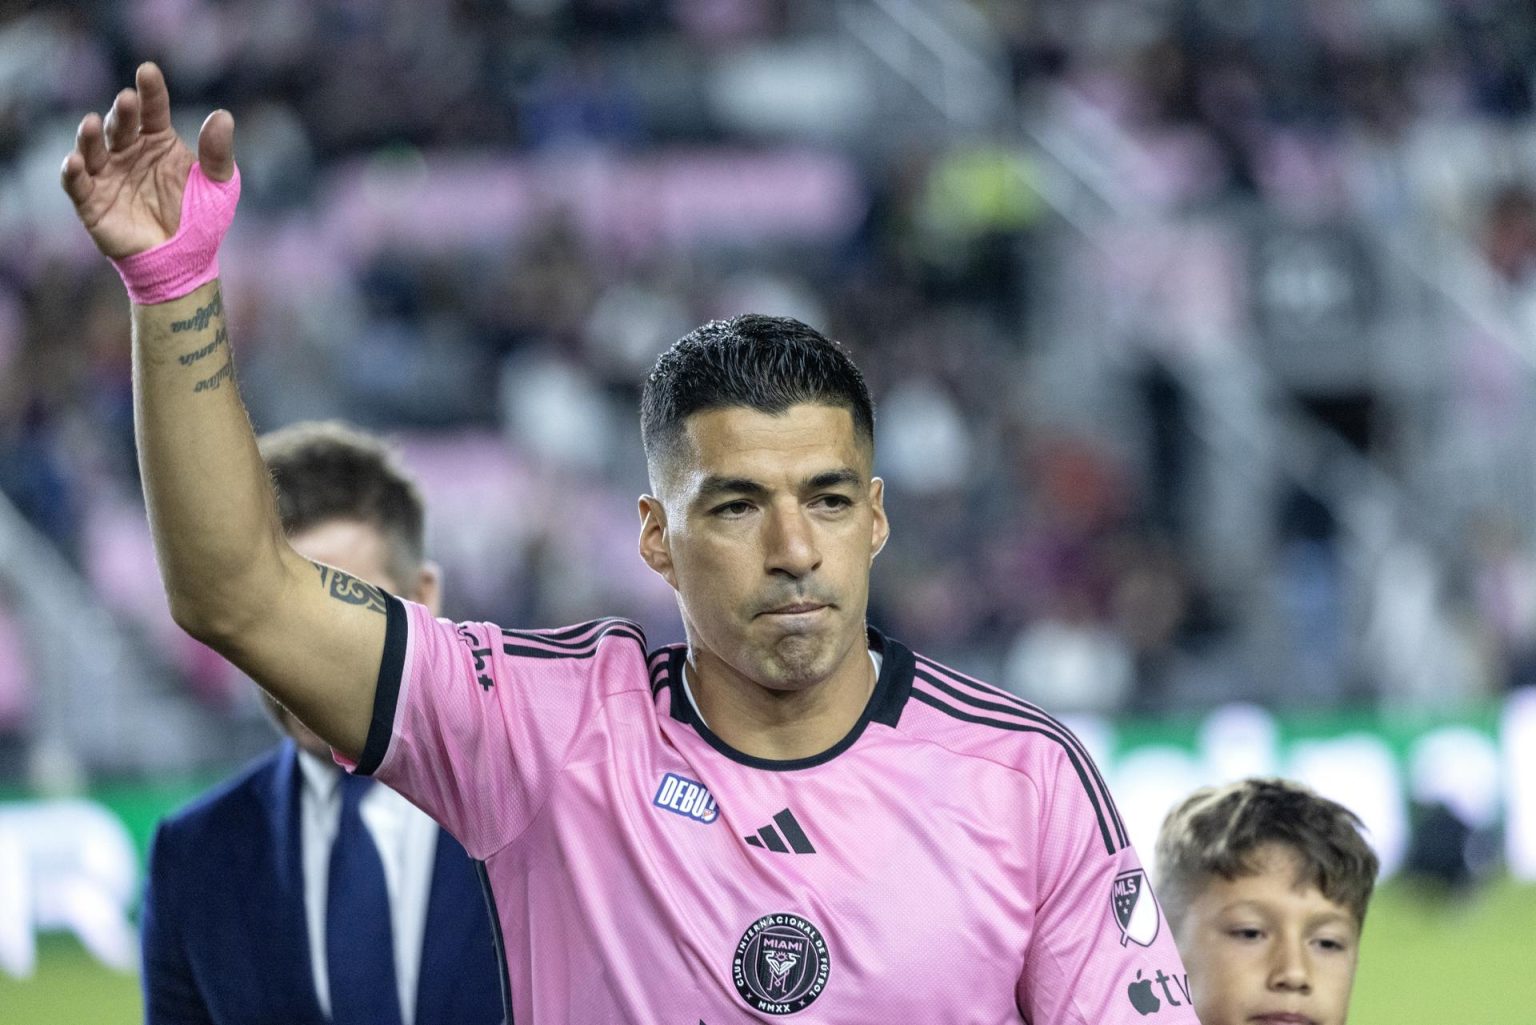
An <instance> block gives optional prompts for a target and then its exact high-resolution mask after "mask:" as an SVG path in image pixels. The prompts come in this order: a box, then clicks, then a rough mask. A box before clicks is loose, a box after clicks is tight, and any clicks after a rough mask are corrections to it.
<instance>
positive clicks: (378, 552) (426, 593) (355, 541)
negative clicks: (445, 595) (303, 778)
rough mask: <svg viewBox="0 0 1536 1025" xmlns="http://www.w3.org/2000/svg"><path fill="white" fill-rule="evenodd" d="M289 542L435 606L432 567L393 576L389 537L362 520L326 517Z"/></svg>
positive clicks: (321, 749)
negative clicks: (405, 577)
mask: <svg viewBox="0 0 1536 1025" xmlns="http://www.w3.org/2000/svg"><path fill="white" fill-rule="evenodd" d="M288 543H289V544H290V545H292V546H293V550H294V551H296V552H298V553H299V554H300V555H302V556H304V558H306V559H310V560H313V561H314V562H323V563H325V564H326V565H328V566H334V567H336V568H337V569H339V570H341V571H342V572H344V573H350V574H352V575H353V576H355V577H357V578H358V579H359V580H364V581H367V582H368V583H370V584H373V585H374V586H376V587H382V588H383V589H384V590H386V591H388V592H389V593H390V594H397V595H399V596H400V597H402V598H408V599H410V600H411V601H419V602H421V603H423V604H425V605H427V606H428V607H429V608H431V609H432V611H433V612H434V613H435V612H436V611H437V601H438V591H437V575H436V570H435V569H434V568H433V567H431V566H424V567H423V568H422V570H421V575H420V576H419V577H418V578H417V579H415V580H409V581H406V580H399V579H397V578H396V576H395V573H394V572H393V571H392V570H391V569H390V567H391V566H393V565H395V560H394V559H393V558H392V556H393V554H394V552H393V549H392V548H391V547H390V542H389V539H388V538H387V537H385V535H384V534H383V532H381V531H380V530H379V529H378V528H377V527H375V526H373V525H372V524H370V523H364V522H363V521H361V520H328V521H326V522H324V523H318V524H316V525H315V526H313V527H310V528H309V529H307V530H301V531H298V532H297V533H295V534H292V535H290V536H289V538H288ZM275 712H276V714H277V718H278V722H279V723H280V724H281V725H282V727H283V729H284V731H285V732H287V734H288V735H289V736H291V737H292V738H293V739H294V740H295V741H296V742H298V744H299V746H300V747H302V748H304V750H306V751H308V752H310V753H311V754H314V755H318V756H319V757H321V758H325V759H327V760H329V758H330V750H331V749H330V747H329V746H328V745H327V744H326V742H325V741H323V740H321V739H320V738H319V737H317V736H315V734H314V733H313V732H311V731H310V729H309V727H307V726H305V725H304V724H303V723H301V722H299V720H298V719H296V718H295V717H294V715H293V713H292V712H289V711H288V710H287V709H286V708H282V707H281V706H278V707H277V708H275Z"/></svg>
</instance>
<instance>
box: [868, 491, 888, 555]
mask: <svg viewBox="0 0 1536 1025" xmlns="http://www.w3.org/2000/svg"><path fill="white" fill-rule="evenodd" d="M869 506H870V508H871V509H872V510H874V514H875V516H874V533H873V535H872V536H871V538H870V540H871V547H870V554H869V561H870V562H874V561H875V556H877V555H879V554H880V550H881V549H882V548H884V547H885V543H886V542H887V541H889V540H890V539H891V521H890V520H888V519H886V516H885V481H883V480H881V479H880V478H879V477H871V478H870V480H869Z"/></svg>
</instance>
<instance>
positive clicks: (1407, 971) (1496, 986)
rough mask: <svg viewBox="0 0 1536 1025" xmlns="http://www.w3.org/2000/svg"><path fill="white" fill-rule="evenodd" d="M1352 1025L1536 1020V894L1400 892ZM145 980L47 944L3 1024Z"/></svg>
mask: <svg viewBox="0 0 1536 1025" xmlns="http://www.w3.org/2000/svg"><path fill="white" fill-rule="evenodd" d="M1362 953H1363V956H1362V958H1361V967H1360V976H1359V980H1358V982H1357V984H1356V987H1355V1000H1354V1004H1353V1007H1352V1012H1353V1013H1352V1014H1351V1015H1350V1021H1351V1022H1352V1023H1353V1025H1389V1023H1390V1025H1405V1023H1406V1025H1443V1023H1453V1022H1454V1023H1456V1025H1532V1023H1533V1022H1536V886H1515V885H1513V884H1511V883H1508V882H1504V883H1499V884H1497V885H1495V886H1493V887H1490V888H1489V889H1487V890H1485V891H1483V892H1482V893H1480V894H1478V895H1477V896H1476V897H1475V898H1474V899H1472V900H1471V901H1468V902H1464V903H1457V904H1447V905H1442V906H1436V905H1433V904H1429V903H1426V902H1425V901H1423V900H1421V899H1419V898H1417V897H1416V896H1415V895H1414V894H1413V893H1411V892H1409V891H1408V890H1406V889H1404V888H1402V887H1399V886H1387V887H1385V888H1384V889H1383V890H1382V891H1381V893H1380V894H1379V895H1378V896H1377V898H1376V901H1375V903H1374V904H1373V906H1372V908H1371V913H1370V920H1369V921H1368V922H1367V924H1366V934H1365V943H1364V947H1363V948H1362ZM141 1022H142V1015H141V1014H140V1010H139V990H138V980H137V979H136V978H135V977H134V976H132V975H119V974H116V973H113V972H109V971H106V970H105V969H103V968H101V967H99V966H98V965H96V964H94V963H93V962H92V961H91V960H90V959H89V958H88V957H87V955H86V954H85V953H84V952H83V951H82V950H81V949H80V948H79V946H77V945H76V944H75V943H74V942H73V941H72V940H68V939H60V938H54V937H49V938H47V939H46V940H44V942H43V943H42V944H40V953H39V965H38V971H37V974H36V975H35V976H34V977H33V978H31V979H29V980H27V981H25V982H18V981H16V980H14V979H10V978H8V977H6V976H4V975H0V1025H140V1023H141Z"/></svg>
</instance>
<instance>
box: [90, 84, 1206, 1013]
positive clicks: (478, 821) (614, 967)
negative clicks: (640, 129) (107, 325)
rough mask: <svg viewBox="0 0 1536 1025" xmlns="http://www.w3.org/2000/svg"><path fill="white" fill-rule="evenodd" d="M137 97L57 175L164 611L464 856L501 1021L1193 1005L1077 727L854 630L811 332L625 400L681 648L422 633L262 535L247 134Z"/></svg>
mask: <svg viewBox="0 0 1536 1025" xmlns="http://www.w3.org/2000/svg"><path fill="white" fill-rule="evenodd" d="M136 84H137V88H136V89H132V90H124V91H123V92H122V93H120V94H119V95H118V97H117V99H116V101H115V102H114V104H113V108H112V112H111V113H110V114H109V116H108V118H107V119H106V122H105V123H104V124H103V122H102V121H101V120H100V119H99V118H97V117H95V115H91V116H88V117H87V118H86V119H85V120H84V121H83V122H82V124H81V128H80V133H79V137H78V139H77V143H76V146H75V149H74V150H73V151H72V152H71V153H70V155H69V156H68V157H67V159H66V161H65V164H64V169H63V181H64V187H65V190H66V191H67V192H68V193H69V195H70V197H71V198H72V199H73V201H74V203H75V205H76V209H77V211H78V213H79V215H80V218H81V220H82V222H83V223H84V224H85V226H86V227H87V229H88V230H89V231H90V233H91V236H92V238H93V239H94V240H95V242H96V244H97V246H98V247H99V248H100V249H101V250H102V252H104V253H105V254H106V255H107V256H108V257H110V258H112V259H113V261H114V263H115V264H116V265H117V267H118V269H119V271H120V272H121V273H122V276H123V279H124V282H125V284H126V285H127V287H128V291H129V294H130V296H131V297H132V298H133V300H134V305H133V309H132V317H133V324H134V353H135V375H134V386H135V389H136V393H137V404H136V410H137V412H138V419H137V423H136V429H137V437H138V444H139V452H140V460H141V463H142V466H143V470H144V481H145V488H146V492H147V496H148V505H149V511H150V522H151V526H152V529H153V531H154V533H155V540H156V545H157V549H158V551H159V554H160V561H161V570H162V573H163V574H164V576H165V580H166V587H167V592H168V594H169V596H170V600H171V606H172V610H173V612H174V614H175V615H176V617H177V620H178V622H180V623H181V624H182V625H183V626H184V627H185V628H186V629H187V630H189V631H190V632H191V633H193V634H194V635H195V636H197V637H199V638H201V639H203V640H205V641H206V642H208V643H209V644H211V645H213V646H214V647H215V648H217V649H219V650H220V651H222V652H224V653H225V654H226V655H227V656H228V657H229V658H231V659H232V660H234V661H235V662H237V663H238V664H240V665H241V666H242V667H243V668H245V669H246V670H247V672H249V673H250V674H251V676H252V677H254V678H255V679H256V680H258V681H259V682H261V684H262V685H263V686H264V687H266V688H267V689H268V690H269V691H270V692H271V693H272V694H273V695H274V696H275V697H276V698H277V699H278V700H279V701H281V702H282V703H283V704H284V705H285V706H287V707H288V708H290V709H292V710H293V711H294V712H295V713H296V714H297V715H298V716H299V717H300V719H301V720H303V721H304V722H305V723H306V724H308V725H309V726H310V728H312V729H313V730H314V731H315V732H316V733H318V734H319V735H320V736H321V737H323V738H325V739H326V741H327V742H328V743H330V744H331V746H332V747H333V749H334V750H335V752H336V757H337V758H338V760H340V761H342V762H343V763H344V764H347V765H349V766H351V767H353V768H355V769H356V771H358V772H363V773H373V774H376V775H377V776H378V777H379V778H380V779H382V780H384V781H386V782H388V783H389V784H390V785H391V786H393V787H395V788H396V789H398V790H399V791H401V792H402V793H404V794H406V795H407V796H408V797H410V798H411V799H412V800H413V801H415V802H416V803H417V804H419V805H420V806H421V807H422V808H424V809H426V810H427V811H428V812H430V813H431V814H432V815H433V816H434V817H436V818H437V819H438V820H439V821H440V822H442V823H443V825H444V826H445V827H446V828H448V829H449V830H450V831H451V832H452V833H453V834H454V835H455V836H457V837H458V838H459V839H460V840H461V841H462V843H463V844H464V846H465V847H466V848H467V849H468V850H469V852H470V854H471V855H472V856H473V857H475V858H476V859H478V860H479V861H480V862H481V864H482V866H483V867H482V875H483V878H484V881H485V883H486V886H487V889H488V892H489V894H490V896H491V899H492V901H493V904H494V907H495V909H496V919H497V923H498V926H499V934H498V946H499V948H500V951H501V953H502V956H503V960H504V964H505V968H506V979H507V982H508V983H509V984H510V992H511V994H512V1000H511V1010H512V1016H513V1019H514V1020H516V1021H517V1022H519V1023H520V1025H528V1023H550V1022H577V1023H599V1022H601V1023H608V1022H612V1023H620V1022H635V1023H641V1022H643V1023H672V1025H694V1023H696V1022H703V1023H709V1025H721V1023H727V1022H746V1021H772V1020H776V1019H778V1018H780V1017H785V1016H788V1017H793V1018H794V1020H797V1021H811V1022H830V1023H837V1025H851V1023H864V1022H868V1023H876V1022H878V1023H881V1025H889V1023H891V1022H895V1021H921V1022H939V1021H942V1022H946V1023H960V1022H972V1023H1003V1022H1031V1023H1035V1025H1043V1023H1051V1025H1055V1023H1074V1025H1087V1023H1094V1025H1106V1023H1107V1025H1114V1023H1126V1022H1141V1021H1143V1020H1144V1019H1147V1018H1151V1019H1152V1020H1153V1021H1154V1022H1156V1023H1157V1025H1164V1023H1167V1025H1189V1023H1194V1022H1195V1021H1196V1019H1195V1016H1194V1013H1193V1011H1192V1010H1191V1009H1190V1006H1189V996H1188V988H1187V985H1186V980H1185V977H1184V971H1183V968H1182V966H1181V965H1180V962H1179V955H1178V953H1177V951H1176V950H1175V948H1174V946H1173V942H1172V939H1171V937H1170V936H1169V931H1168V929H1167V928H1166V927H1165V926H1164V924H1163V921H1162V916H1161V912H1160V911H1159V909H1158V906H1157V902H1156V900H1155V899H1154V898H1153V896H1152V894H1151V891H1150V889H1149V887H1148V886H1147V881H1146V876H1145V875H1144V874H1143V872H1142V870H1141V866H1140V863H1139V862H1138V861H1137V858H1136V855H1135V853H1134V852H1133V851H1132V850H1131V848H1130V846H1129V844H1128V842H1127V838H1126V834H1125V828H1124V826H1123V824H1122V823H1121V821H1120V818H1119V815H1118V814H1117V813H1116V811H1115V807H1114V804H1113V802H1112V800H1111V798H1110V795H1109V793H1108V791H1107V790H1106V789H1105V787H1104V783H1103V780H1102V779H1101V778H1100V777H1099V775H1098V772H1097V770H1096V769H1095V768H1094V765H1093V763H1092V761H1091V760H1090V759H1089V757H1088V755H1087V753H1086V752H1085V751H1084V750H1083V748H1082V746H1081V745H1080V744H1079V742H1078V741H1077V739H1076V738H1075V737H1073V736H1072V734H1071V733H1069V732H1068V731H1067V730H1066V729H1064V728H1063V727H1062V726H1061V725H1060V724H1059V723H1057V722H1056V721H1055V720H1053V719H1051V718H1050V717H1049V716H1047V715H1046V714H1045V713H1043V712H1041V711H1040V710H1039V709H1037V708H1035V707H1033V706H1031V705H1029V704H1027V703H1025V702H1022V701H1019V700H1017V699H1015V698H1012V697H1010V696H1008V695H1007V694H1005V693H1003V692H1001V691H999V690H997V689H996V688H993V687H991V686H988V685H987V684H984V683H980V682H978V681H975V680H972V679H970V678H968V677H965V676H962V675H960V674H958V673H955V672H952V671H950V670H948V669H946V668H944V667H943V666H941V665H938V664H936V663H934V662H932V661H931V660H928V659H925V658H923V657H922V656H920V655H916V654H914V653H913V652H911V651H909V650H908V649H907V648H905V647H904V646H903V645H902V644H901V643H900V642H899V641H896V640H894V639H892V638H888V637H884V636H882V635H881V634H879V633H878V632H876V631H874V630H871V629H870V628H869V627H868V626H867V625H866V623H865V609H866V605H867V597H868V585H869V568H870V563H871V561H872V560H873V559H874V557H875V555H876V553H877V552H878V551H879V550H880V548H881V546H882V545H883V544H884V543H885V540H886V537H887V534H888V531H889V527H888V524H887V522H886V518H885V513H884V510H883V485H882V482H881V481H880V480H879V479H878V478H876V477H874V476H873V474H872V463H873V457H874V431H873V414H872V411H871V407H870V401H869V395H868V392H867V390H866V389H865V386H864V382H863V379H862V377H861V376H860V374H859V372H858V370H857V369H856V368H855V367H854V366H853V364H852V363H851V362H850V361H849V360H848V358H847V356H846V355H845V354H844V353H843V352H842V350H841V349H840V348H839V347H838V346H837V345H836V344H835V343H833V342H830V341H828V340H827V339H825V338H823V337H822V336H821V335H819V334H818V333H816V332H815V331H813V330H812V329H810V328H808V327H806V326H805V325H804V324H800V323H798V322H796V321H792V320H788V319H783V318H773V317H758V316H743V317H737V318H734V319H732V320H729V321H724V322H716V323H712V324H708V325H705V326H704V327H701V328H699V329H698V330H696V331H694V332H692V333H690V334H689V335H688V336H687V337H685V338H684V339H682V340H681V341H679V342H678V343H677V344H676V345H675V346H673V347H672V349H670V350H669V351H668V352H667V353H666V354H664V355H663V356H662V357H661V359H660V360H659V361H658V363H657V365H656V368H655V370H654V371H653V373H652V374H651V376H650V378H649V380H648V381H647V383H646V388H645V396H644V399H643V403H642V405H643V409H642V435H643V438H644V441H645V446H646V453H647V459H648V463H649V469H650V474H651V481H652V489H653V492H654V493H653V494H651V495H647V496H644V497H642V498H641V499H640V503H639V512H640V520H641V528H640V554H641V557H642V558H643V559H645V561H646V562H647V563H648V564H649V565H650V566H651V567H652V568H653V569H654V570H656V572H657V573H659V574H661V575H662V576H663V577H664V578H665V579H666V580H667V581H668V583H669V584H671V585H672V587H673V588H674V589H675V590H676V592H677V600H678V608H679V611H680V612H681V615H682V619H683V623H684V626H685V628H686V632H687V637H688V644H687V645H686V646H677V647H673V648H663V649H661V650H658V651H650V650H648V648H647V646H646V643H645V639H644V637H643V636H642V635H641V633H640V631H639V629H638V628H637V627H635V626H634V625H633V624H631V623H627V622H625V621H623V620H617V619H605V620H598V621H594V622H591V623H585V624H580V625H577V626H573V627H569V628H566V629H563V630H549V631H528V630H504V629H502V628H500V627H498V626H495V625H493V624H489V623H463V624H454V623H449V622H446V621H442V620H437V619H434V618H433V617H432V615H431V614H430V613H429V612H428V611H427V610H426V609H425V608H423V607H422V606H420V605H415V604H413V603H410V602H406V601H402V600H400V599H398V598H395V597H393V596H390V595H388V594H385V593H384V592H382V591H379V590H377V589H376V588H373V587H371V586H369V585H367V584H365V583H363V582H361V581H359V580H357V579H356V578H354V577H351V576H349V575H347V574H345V573H341V572H338V571H337V570H335V569H333V568H331V567H328V566H323V565H318V564H316V563H311V562H308V561H306V560H304V559H303V558H301V557H300V556H298V555H297V554H296V553H295V552H294V551H293V550H292V549H291V548H290V547H289V546H288V544H287V543H286V542H285V541H284V539H283V536H282V532H281V529H280V527H279V525H278V523H277V518H276V516H275V514H274V512H273V505H272V496H271V489H270V486H269V485H268V483H267V481H266V479H265V477H264V475H263V474H262V472H261V465H260V461H259V458H258V456H257V454H256V450H255V447H254V444H253V443H252V439H251V432H250V427H249V426H248V423H247V420H246V417H245V413H244V409H243V407H242V405H241V403H240V399H239V396H238V393H237V391H236V388H235V385H234V378H233V373H232V364H231V363H230V362H229V361H230V354H229V349H228V336H227V332H226V328H225V325H224V318H223V304H222V300H221V298H220V295H219V291H218V282H217V267H216V264H215V263H214V255H215V252H216V249H217V244H218V241H219V238H220V237H221V236H222V233H223V229H224V227H225V226H227V224H228V222H229V220H230V218H231V217H232V216H233V209H234V199H235V195H236V194H237V192H238V176H237V175H236V172H235V167H234V159H233V119H232V118H231V117H230V115H229V114H228V113H226V112H223V111H219V112H215V113H214V114H213V115H211V116H210V117H209V118H208V120H207V121H205V122H204V125H203V129H202V131H201V133H200V135H199V139H198V152H197V155H196V162H195V163H194V157H193V154H192V152H191V151H190V150H189V149H188V148H187V147H186V146H184V145H183V144H182V143H181V142H180V141H179V140H178V139H177V138H176V136H175V134H174V132H173V131H172V129H171V125H170V113H169V97H168V95H167V92H166V88H165V83H164V80H163V78H162V77H161V75H160V73H159V70H158V69H156V68H155V67H154V66H153V65H144V66H143V67H141V68H140V69H139V72H138V76H137V83H136Z"/></svg>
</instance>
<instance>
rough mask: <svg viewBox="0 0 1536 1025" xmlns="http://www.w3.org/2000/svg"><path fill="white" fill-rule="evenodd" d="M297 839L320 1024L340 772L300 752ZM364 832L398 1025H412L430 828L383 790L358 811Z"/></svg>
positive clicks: (428, 889)
mask: <svg viewBox="0 0 1536 1025" xmlns="http://www.w3.org/2000/svg"><path fill="white" fill-rule="evenodd" d="M299 770H300V772H301V773H302V774H303V777H304V784H303V786H302V787H301V789H300V795H301V796H300V805H301V808H300V815H299V821H300V837H301V841H300V842H301V843H302V844H303V863H304V918H305V921H306V922H307V923H308V925H309V966H310V969H311V970H312V971H313V972H314V977H315V995H316V996H317V997H319V999H320V1009H321V1010H322V1011H324V1012H325V1015H326V1017H330V1014H331V982H330V974H329V972H328V970H327V968H326V962H325V907H326V899H327V896H328V886H329V883H330V868H331V844H332V842H333V841H334V840H335V839H336V830H337V829H338V828H339V826H340V824H341V795H340V794H339V793H338V791H337V785H338V784H339V783H340V782H341V769H339V768H338V767H337V766H336V765H335V764H333V763H331V762H329V761H326V760H323V759H320V758H316V757H315V756H314V755H312V754H310V753H309V752H307V751H303V750H301V751H299ZM358 814H359V815H361V816H362V819H363V825H364V826H366V827H367V829H368V833H369V835H370V836H372V837H373V842H374V845H375V846H377V847H378V849H379V860H380V861H381V862H382V863H383V865H384V886H385V888H386V889H387V890H388V891H389V918H390V923H389V924H390V928H391V929H392V930H393V936H394V941H395V951H394V953H395V981H396V983H397V984H398V986H399V989H400V1020H401V1021H402V1023H403V1025H412V1023H413V1022H414V1020H415V1018H416V980H417V979H418V978H419V977H420V975H421V944H422V939H423V936H424V934H425V932H426V926H427V900H428V898H429V897H430V896H431V893H432V865H433V862H434V860H435V859H436V856H437V823H436V822H433V821H432V820H431V819H430V818H428V817H427V816H426V814H425V813H423V812H422V811H420V810H419V809H418V808H417V807H416V806H415V805H413V804H411V803H410V802H409V801H407V800H406V799H405V798H403V797H401V796H400V795H399V794H397V793H395V792H394V791H393V790H391V789H389V788H388V787H386V786H384V785H383V784H378V785H375V786H374V787H373V788H371V789H370V790H369V791H368V792H367V793H366V794H364V795H363V799H362V801H361V802H359V804H358Z"/></svg>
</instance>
